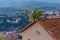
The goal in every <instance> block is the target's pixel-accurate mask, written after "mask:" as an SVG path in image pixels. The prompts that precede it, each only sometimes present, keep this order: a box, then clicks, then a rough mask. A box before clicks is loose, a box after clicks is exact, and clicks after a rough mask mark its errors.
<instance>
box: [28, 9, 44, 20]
mask: <svg viewBox="0 0 60 40" xmlns="http://www.w3.org/2000/svg"><path fill="white" fill-rule="evenodd" d="M43 12H44V11H39V12H38V10H37V9H35V10H34V11H32V13H31V14H29V15H28V17H29V18H30V20H31V21H33V20H37V19H39V17H40V16H42V15H43V14H42V13H43Z"/></svg>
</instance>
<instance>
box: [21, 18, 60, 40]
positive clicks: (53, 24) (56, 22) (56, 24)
mask: <svg viewBox="0 0 60 40" xmlns="http://www.w3.org/2000/svg"><path fill="white" fill-rule="evenodd" d="M36 22H38V23H39V24H40V25H41V26H42V27H43V28H44V29H45V30H46V31H47V32H48V33H49V34H50V35H51V36H52V37H53V38H54V40H60V18H51V19H39V20H37V21H33V22H32V23H30V24H29V25H27V26H26V27H25V28H23V29H22V30H21V31H20V32H21V33H22V32H23V31H25V30H26V29H28V28H29V27H31V26H32V25H33V24H35V23H36Z"/></svg>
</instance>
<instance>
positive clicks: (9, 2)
mask: <svg viewBox="0 0 60 40" xmlns="http://www.w3.org/2000/svg"><path fill="white" fill-rule="evenodd" d="M24 1H40V2H48V3H60V0H0V7H5V6H13V5H17V4H19V3H20V2H24Z"/></svg>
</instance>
